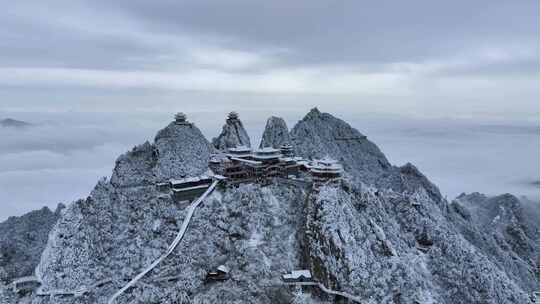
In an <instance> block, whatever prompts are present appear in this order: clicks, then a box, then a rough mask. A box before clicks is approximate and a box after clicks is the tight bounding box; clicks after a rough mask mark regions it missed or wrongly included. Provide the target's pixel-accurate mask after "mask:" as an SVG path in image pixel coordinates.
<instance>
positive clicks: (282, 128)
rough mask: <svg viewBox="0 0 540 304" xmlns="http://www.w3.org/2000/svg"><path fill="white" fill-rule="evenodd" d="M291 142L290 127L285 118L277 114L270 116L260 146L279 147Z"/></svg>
mask: <svg viewBox="0 0 540 304" xmlns="http://www.w3.org/2000/svg"><path fill="white" fill-rule="evenodd" d="M290 142H291V140H290V137H289V129H288V128H287V124H286V123H285V120H283V118H281V117H276V116H272V117H270V118H268V120H267V121H266V127H265V129H264V133H263V136H262V139H261V144H260V145H259V148H264V147H273V148H276V149H277V148H279V147H281V146H282V145H284V144H289V143H290Z"/></svg>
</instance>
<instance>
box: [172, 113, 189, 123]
mask: <svg viewBox="0 0 540 304" xmlns="http://www.w3.org/2000/svg"><path fill="white" fill-rule="evenodd" d="M174 122H175V123H176V124H177V125H191V123H190V122H188V121H187V116H186V114H184V113H182V112H178V113H176V115H174Z"/></svg>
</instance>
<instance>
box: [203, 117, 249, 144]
mask: <svg viewBox="0 0 540 304" xmlns="http://www.w3.org/2000/svg"><path fill="white" fill-rule="evenodd" d="M212 144H213V145H214V147H215V148H216V149H218V150H221V151H224V150H226V149H227V148H234V147H236V146H247V147H251V142H250V140H249V135H248V133H247V131H246V129H244V125H243V124H242V121H241V120H240V118H239V117H238V114H237V113H236V112H231V113H229V116H228V117H227V120H226V121H225V125H223V129H222V130H221V134H219V136H218V137H216V138H214V139H213V140H212Z"/></svg>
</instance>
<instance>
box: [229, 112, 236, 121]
mask: <svg viewBox="0 0 540 304" xmlns="http://www.w3.org/2000/svg"><path fill="white" fill-rule="evenodd" d="M227 120H238V113H237V112H235V111H232V112H230V113H229V115H227Z"/></svg>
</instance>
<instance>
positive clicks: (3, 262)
mask: <svg viewBox="0 0 540 304" xmlns="http://www.w3.org/2000/svg"><path fill="white" fill-rule="evenodd" d="M63 208H64V206H63V205H59V206H58V208H57V209H56V211H54V212H53V211H51V210H50V209H49V208H47V207H44V208H42V209H40V210H36V211H32V212H29V213H27V214H25V215H23V216H19V217H15V216H13V217H10V218H8V219H7V220H6V221H5V222H2V223H0V282H4V283H9V282H11V281H12V280H13V279H15V278H19V277H24V276H30V275H32V274H33V273H34V269H35V268H36V266H37V265H38V263H39V261H40V258H41V253H42V252H43V250H44V248H45V245H46V244H47V239H48V235H49V232H50V231H51V229H52V228H53V226H54V225H55V223H56V222H57V220H58V218H59V217H60V213H61V211H62V209H63Z"/></svg>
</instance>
